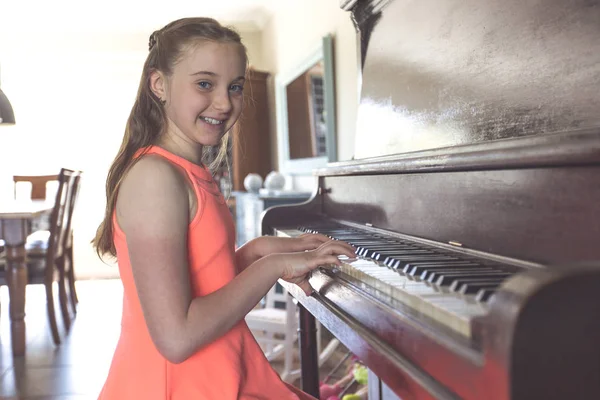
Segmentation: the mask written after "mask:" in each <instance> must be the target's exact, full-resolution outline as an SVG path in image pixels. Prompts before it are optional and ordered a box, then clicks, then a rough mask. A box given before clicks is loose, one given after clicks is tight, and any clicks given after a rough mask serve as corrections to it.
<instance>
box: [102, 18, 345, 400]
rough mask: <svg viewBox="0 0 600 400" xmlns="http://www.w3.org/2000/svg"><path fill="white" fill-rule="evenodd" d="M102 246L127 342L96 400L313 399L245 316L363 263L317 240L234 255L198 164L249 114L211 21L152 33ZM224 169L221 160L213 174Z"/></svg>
mask: <svg viewBox="0 0 600 400" xmlns="http://www.w3.org/2000/svg"><path fill="white" fill-rule="evenodd" d="M149 47H150V51H149V54H148V58H147V60H146V62H145V64H144V69H143V72H142V78H141V82H140V87H139V91H138V94H137V98H136V101H135V104H134V105H133V109H132V111H131V115H130V117H129V120H128V122H127V127H126V130H125V137H124V139H123V144H122V146H121V149H120V150H119V153H118V155H117V157H116V159H115V161H114V162H113V164H112V166H111V168H110V171H109V174H108V179H107V185H106V188H107V208H106V215H105V219H104V221H103V223H102V224H101V225H100V227H99V228H98V232H97V235H96V238H95V240H94V244H95V246H96V248H97V250H98V253H99V254H100V255H104V254H109V255H113V256H116V257H117V260H118V265H119V271H120V275H121V280H122V281H123V287H124V298H123V317H122V324H121V325H122V328H121V336H120V338H119V342H118V344H117V348H116V350H115V354H114V357H113V361H112V364H111V367H110V371H109V374H108V378H107V380H106V383H105V384H104V387H103V389H102V392H101V394H100V399H102V400H105V399H106V400H119V399H124V400H125V399H126V400H132V399H144V400H152V399H157V400H158V399H161V400H163V399H173V400H180V399H181V400H188V399H195V400H196V399H198V400H199V399H207V400H213V399H214V400H217V399H219V400H235V399H274V400H275V399H277V400H282V399H307V398H311V397H310V396H308V395H307V394H305V393H303V392H301V391H299V390H297V389H295V388H294V387H292V386H290V385H287V384H286V383H284V382H283V381H281V379H280V378H279V376H278V375H277V373H276V372H275V371H274V370H273V369H272V368H271V366H270V364H269V363H268V361H267V360H266V358H265V357H264V355H263V353H262V351H261V349H260V347H259V346H258V344H257V343H256V341H255V340H254V337H253V336H252V334H251V332H250V330H249V329H248V327H247V326H246V324H245V322H244V316H245V315H246V313H248V312H249V311H250V310H251V309H252V308H253V307H254V306H255V305H256V304H257V303H258V301H259V300H260V299H261V298H262V297H263V296H264V295H265V294H266V293H267V291H268V290H269V288H271V287H272V286H273V285H274V284H275V282H276V281H277V279H279V278H281V279H285V280H287V281H289V282H293V283H296V284H298V285H299V286H300V287H301V288H302V289H303V290H304V291H305V292H306V293H307V294H310V292H311V288H310V285H309V284H308V280H307V274H308V273H309V272H310V271H311V270H312V269H314V268H316V267H317V266H319V265H323V264H339V263H340V261H339V260H338V257H337V256H338V255H345V256H348V257H353V256H354V251H353V250H352V248H351V247H350V246H349V245H348V244H346V243H342V242H338V241H328V240H327V238H325V237H323V236H319V235H304V236H302V237H299V238H296V239H283V238H272V237H262V238H258V239H255V240H253V241H251V242H249V243H247V244H246V245H244V246H242V247H241V248H239V249H238V250H237V251H235V249H234V241H235V238H234V226H233V221H232V218H231V216H230V214H229V210H228V208H227V206H226V204H225V200H224V198H223V196H222V195H221V193H220V191H219V190H218V187H217V186H216V184H215V182H214V181H213V179H212V176H211V173H210V171H209V169H207V167H206V166H205V165H203V163H202V160H203V159H202V154H203V149H205V148H207V147H209V146H217V145H220V149H221V150H222V152H223V153H224V152H225V150H226V148H227V143H226V142H227V138H226V134H227V132H228V131H229V130H230V129H231V127H232V126H233V124H234V123H235V122H236V120H237V119H238V117H239V116H240V113H241V111H242V100H243V87H244V81H245V79H244V76H245V72H246V66H247V57H246V51H245V48H244V46H243V45H242V43H241V41H240V37H239V35H238V34H237V33H235V32H233V31H232V30H230V29H228V28H225V27H223V26H221V25H219V23H217V22H216V21H214V20H212V19H206V18H186V19H181V20H177V21H175V22H172V23H170V24H168V25H167V26H165V27H164V28H162V29H160V30H159V31H157V32H154V33H153V34H152V35H151V37H150V46H149ZM220 161H221V160H220V159H218V160H216V163H218V162H220Z"/></svg>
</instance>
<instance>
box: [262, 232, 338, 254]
mask: <svg viewBox="0 0 600 400" xmlns="http://www.w3.org/2000/svg"><path fill="white" fill-rule="evenodd" d="M330 240H331V239H330V238H328V237H327V236H325V235H320V234H313V233H305V234H303V235H300V236H297V237H295V238H289V237H274V236H261V237H259V238H256V239H254V241H255V243H254V244H253V246H255V249H256V250H255V253H256V254H258V255H259V257H265V256H268V255H269V254H273V253H295V252H298V251H305V250H314V249H316V248H318V247H319V246H321V245H322V244H323V243H326V242H329V241H330Z"/></svg>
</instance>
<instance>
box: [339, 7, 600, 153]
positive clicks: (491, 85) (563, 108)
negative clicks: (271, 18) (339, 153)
mask: <svg viewBox="0 0 600 400" xmlns="http://www.w3.org/2000/svg"><path fill="white" fill-rule="evenodd" d="M599 5H600V1H598V0H571V1H563V0H547V1H544V2H539V1H535V0H525V1H521V0H485V1H479V0H467V1H464V0H443V1H438V0H395V1H378V0H370V1H369V0H366V1H360V0H359V1H355V2H347V3H345V4H343V6H344V7H345V9H346V10H349V11H351V13H352V19H353V20H354V21H355V25H356V27H357V31H358V33H359V36H360V45H361V52H360V55H361V65H362V69H361V80H362V87H361V96H360V104H359V108H358V115H357V138H356V145H355V149H356V153H355V158H357V159H364V158H367V157H372V156H381V155H386V154H398V153H407V152H411V151H420V150H426V149H434V148H441V147H450V146H457V145H463V144H468V143H480V142H487V141H493V140H498V139H505V138H510V137H524V136H540V135H541V136H543V135H546V134H551V133H554V132H564V131H572V130H577V129H582V128H595V127H598V126H599V125H600V116H599V115H598V112H597V110H598V109H600V99H599V98H598V95H597V93H598V91H599V90H600V71H599V69H598V65H599V64H600V41H599V40H598V37H600V23H599V21H600V7H599ZM566 49H568V51H566ZM373 131H377V132H378V134H377V135H373V134H371V132H373Z"/></svg>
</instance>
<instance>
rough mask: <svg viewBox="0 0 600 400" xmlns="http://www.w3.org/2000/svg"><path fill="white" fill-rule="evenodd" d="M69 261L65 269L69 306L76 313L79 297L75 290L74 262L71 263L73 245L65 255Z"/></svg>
mask: <svg viewBox="0 0 600 400" xmlns="http://www.w3.org/2000/svg"><path fill="white" fill-rule="evenodd" d="M66 258H67V259H68V262H69V269H68V270H67V280H68V281H69V295H70V296H69V297H70V299H71V307H72V308H73V313H74V314H77V304H78V303H79V298H78V297H77V291H76V290H75V264H74V263H73V247H71V248H69V250H68V251H67V257H66Z"/></svg>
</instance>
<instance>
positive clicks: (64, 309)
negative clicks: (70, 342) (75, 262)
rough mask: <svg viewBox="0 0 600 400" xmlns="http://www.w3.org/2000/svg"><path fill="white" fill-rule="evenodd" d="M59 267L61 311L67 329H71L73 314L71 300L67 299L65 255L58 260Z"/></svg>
mask: <svg viewBox="0 0 600 400" xmlns="http://www.w3.org/2000/svg"><path fill="white" fill-rule="evenodd" d="M57 264H58V265H57V266H56V267H57V269H58V282H57V283H58V300H59V303H60V311H61V313H62V317H63V322H64V324H65V329H66V330H67V331H68V330H69V329H71V314H70V313H69V300H68V299H67V288H66V282H65V268H64V257H61V259H59V260H57Z"/></svg>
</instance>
